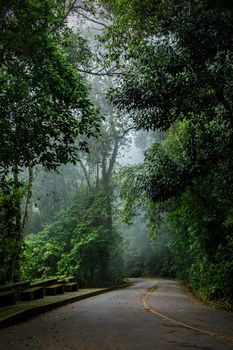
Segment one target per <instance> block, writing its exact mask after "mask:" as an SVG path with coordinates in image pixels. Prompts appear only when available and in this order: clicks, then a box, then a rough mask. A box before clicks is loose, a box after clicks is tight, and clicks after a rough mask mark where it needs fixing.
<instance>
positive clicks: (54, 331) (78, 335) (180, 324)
mask: <svg viewBox="0 0 233 350" xmlns="http://www.w3.org/2000/svg"><path fill="white" fill-rule="evenodd" d="M154 286H156V288H153V287H154ZM25 349H28V350H52V349H56V350H71V349H73V350H76V349H77V350H170V349H171V350H185V349H190V350H230V349H231V350H232V349H233V314H230V313H227V312H220V311H215V310H211V309H209V308H207V307H205V306H203V305H201V304H199V303H198V302H196V301H195V300H193V299H192V298H191V297H190V296H188V295H186V294H184V292H183V291H182V288H181V287H180V286H179V284H178V283H177V282H175V281H171V280H164V279H140V280H136V281H135V284H134V285H133V286H132V287H129V288H127V289H122V290H117V291H114V292H111V293H107V294H102V295H99V296H97V297H93V298H91V299H86V300H83V301H81V302H78V303H74V304H71V305H68V306H64V307H61V308H59V309H57V310H55V311H51V312H48V313H46V314H44V315H41V316H39V317H36V318H34V319H32V320H30V321H28V322H25V323H21V324H19V325H15V326H12V327H9V328H7V329H4V330H1V331H0V350H25Z"/></svg>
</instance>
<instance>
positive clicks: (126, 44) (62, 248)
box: [0, 0, 233, 308]
mask: <svg viewBox="0 0 233 350" xmlns="http://www.w3.org/2000/svg"><path fill="white" fill-rule="evenodd" d="M64 4H65V6H64ZM0 14H1V22H0V27H1V33H0V50H1V59H0V79H1V94H0V108H1V118H0V126H1V130H2V137H1V147H0V166H1V169H0V171H1V187H0V209H1V217H0V225H1V230H2V234H1V256H2V257H3V264H2V268H1V281H2V282H5V281H9V280H16V279H18V278H19V277H20V274H21V276H24V277H25V278H39V277H40V275H41V274H42V273H43V270H45V269H46V268H47V267H49V268H50V271H51V273H53V274H57V275H58V274H71V273H72V274H77V275H78V274H79V275H80V280H81V283H82V284H83V285H89V286H97V285H98V286H100V285H110V284H116V283H119V281H120V280H122V278H123V277H124V276H125V275H127V274H128V275H130V273H132V274H135V275H136V274H137V275H138V274H140V273H141V274H155V273H156V274H160V275H166V276H172V277H176V278H179V279H182V280H183V281H185V282H186V283H187V284H188V286H189V287H190V288H191V289H192V290H193V291H194V292H195V293H197V294H198V295H199V296H201V297H202V298H207V299H215V300H222V301H223V302H224V303H225V305H228V306H229V308H230V307H231V305H232V302H233V301H232V295H233V285H232V274H233V235H232V228H233V218H232V215H233V207H232V200H233V168H232V164H233V119H232V115H233V94H232V91H233V89H232V87H233V64H232V62H233V39H232V38H233V22H232V14H233V6H232V2H231V1H229V0H222V1H220V0H214V1H213V0H198V1H197V0H189V1H188V0H178V1H175V2H174V1H171V0H167V1H163V0H156V1H152V0H144V1H138V0H128V1H125V0H86V1H85V0H79V1H76V2H70V1H65V2H63V1H60V0H57V1H55V0H54V1H39V0H33V1H29V0H24V1H17V0H11V1H3V2H2V3H1V5H0ZM71 14H72V16H73V17H72V19H73V20H74V18H76V20H77V22H76V29H73V31H72V30H71V29H70V27H69V26H67V25H66V22H67V21H68V20H69V15H71ZM82 21H84V22H85V25H84V26H83V27H82V26H81V23H82ZM90 23H91V24H92V25H95V29H93V28H92V31H90V28H89V27H90V26H89V25H90ZM88 28H89V29H88ZM88 30H89V31H88ZM93 30H94V33H93ZM80 74H82V75H80ZM103 116H104V117H103ZM132 130H134V131H135V130H136V131H137V135H139V138H138V139H140V135H143V136H142V138H141V141H139V142H138V143H139V148H140V149H144V150H145V148H146V150H145V157H144V162H141V163H140V164H137V165H128V166H126V167H122V165H121V164H119V163H120V162H119V161H118V160H119V159H120V155H121V152H123V149H125V150H126V154H127V152H128V150H129V145H130V142H131V141H132V140H131V139H132V138H133V137H135V135H134V134H132ZM145 135H147V136H145ZM96 136H98V139H96ZM143 138H144V139H143ZM147 138H148V139H149V140H150V142H148V144H147V142H146V140H147ZM145 145H146V146H145ZM77 159H78V161H79V162H78V164H77V165H73V167H72V166H71V165H70V164H69V165H67V168H66V169H68V170H65V168H63V167H60V168H59V169H60V171H61V173H60V177H59V176H57V177H56V176H55V174H54V173H53V172H52V173H50V174H53V175H45V173H44V171H45V169H47V170H54V169H55V170H56V169H58V167H59V166H60V165H61V164H67V163H74V164H75V162H76V161H77ZM26 168H28V170H29V182H28V186H25V183H26V181H25V169H26ZM33 172H34V173H36V174H37V178H36V180H35V182H34V184H33V183H32V178H33ZM21 173H22V174H23V176H22V177H21ZM50 176H51V177H50ZM22 179H23V180H22ZM43 181H44V182H43ZM44 187H45V188H46V191H45V190H44ZM49 187H51V191H50V189H49ZM61 193H62V194H61ZM25 194H26V196H25ZM23 198H24V202H25V201H26V207H28V209H29V212H30V215H31V219H30V220H31V221H30V220H29V224H28V226H26V225H25V223H26V221H27V220H26V219H27V217H26V216H24V215H22V203H24V202H23ZM58 198H60V200H58ZM42 202H43V205H42V204H41V203H42ZM122 207H123V208H122ZM120 217H121V219H122V218H123V219H122V220H123V221H125V222H127V223H131V224H132V223H133V222H134V221H136V223H137V224H135V226H133V227H134V228H135V230H136V232H135V237H138V242H140V240H141V239H142V237H143V234H144V233H145V236H144V237H146V233H147V231H149V233H150V237H151V240H152V241H151V242H149V241H146V242H147V243H145V247H143V246H140V249H139V246H138V248H136V246H137V245H136V243H135V242H136V238H135V241H134V238H133V236H132V235H131V234H130V233H129V229H127V228H125V226H122V224H121V223H120ZM142 218H144V219H142ZM142 220H145V222H146V223H147V228H145V227H144V226H143V224H142V222H141V221H142ZM139 221H140V223H139ZM25 228H26V229H25ZM121 229H122V230H123V231H124V232H123V233H120V230H121ZM25 232H26V233H30V234H29V235H28V236H27V237H26V238H25V239H23V235H24V234H25ZM127 232H128V233H127ZM143 232H144V233H143ZM127 235H128V236H127ZM125 237H126V238H125ZM43 241H44V242H45V244H44V245H43V249H42V248H41V249H40V248H39V247H41V244H42V242H43ZM126 242H128V245H127V243H126ZM22 243H23V244H25V248H24V249H23V250H22ZM139 244H140V243H139ZM133 247H134V248H133ZM144 248H145V250H144ZM133 249H134V250H135V252H136V251H137V254H136V253H135V255H134V252H133V251H132V250H133ZM21 253H22V254H21ZM31 256H35V257H36V258H35V259H34V260H33V263H32V260H31ZM135 256H136V257H135ZM143 256H144V257H143ZM21 258H22V263H21V260H20V259H21ZM93 259H94V262H93ZM137 259H138V261H139V260H140V263H137ZM9 261H13V264H12V266H11V267H10V268H9ZM130 271H131V272H130ZM133 271H134V272H133Z"/></svg>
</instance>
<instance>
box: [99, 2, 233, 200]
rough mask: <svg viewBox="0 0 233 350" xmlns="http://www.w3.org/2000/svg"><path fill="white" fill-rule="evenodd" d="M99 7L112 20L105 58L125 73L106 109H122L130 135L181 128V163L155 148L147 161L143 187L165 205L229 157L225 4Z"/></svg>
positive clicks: (231, 125) (231, 30)
mask: <svg viewBox="0 0 233 350" xmlns="http://www.w3.org/2000/svg"><path fill="white" fill-rule="evenodd" d="M104 2H105V3H107V6H109V8H110V9H111V10H112V11H113V13H114V15H115V17H114V20H113V24H112V26H109V27H108V28H107V30H106V31H105V36H104V40H105V41H106V43H107V46H108V49H109V56H111V57H113V58H115V57H118V60H119V62H125V64H126V66H127V68H128V71H127V73H126V74H125V76H124V78H123V80H122V83H121V84H120V86H119V87H118V88H116V89H115V90H112V92H111V94H110V99H111V101H112V102H113V104H114V105H115V106H117V107H118V108H120V109H123V110H124V109H125V110H127V112H128V113H129V114H130V116H131V117H132V119H133V120H134V123H135V125H136V127H137V128H144V129H147V130H149V129H156V128H159V129H161V130H164V131H166V130H168V129H169V128H170V127H171V126H172V125H173V124H174V123H177V122H187V123H186V128H187V133H188V142H186V145H185V157H184V158H183V162H182V163H177V161H174V159H172V155H166V156H165V157H164V156H163V155H162V153H163V152H162V153H161V148H160V147H158V148H156V149H154V151H153V153H150V157H147V168H146V171H145V174H146V176H145V186H144V187H145V188H147V189H148V190H149V192H150V196H152V198H153V199H154V200H159V201H160V200H163V199H167V198H168V197H169V196H173V195H175V194H178V193H180V192H182V190H183V189H185V188H186V186H187V185H190V183H191V182H192V180H193V179H195V178H196V177H197V176H199V175H203V174H207V173H208V172H209V171H210V169H211V168H212V166H213V165H214V164H215V165H216V163H218V161H219V160H220V159H221V160H223V159H228V158H229V157H232V145H233V138H232V131H233V118H232V115H233V94H232V91H233V90H232V81H233V65H232V61H233V40H232V38H233V35H232V34H233V22H232V4H231V3H230V2H229V1H224V2H220V1H214V2H213V1H206V0H205V1H204V0H203V1H195V0H190V1H183V0H180V1H177V2H174V1H150V0H149V1H136V0H132V1H128V2H125V1H104ZM123 5H124V6H123ZM123 10H124V11H123ZM122 36H123V38H124V41H123V45H122V44H121V43H122ZM152 154H153V156H152ZM158 159H159V161H158ZM149 164H151V167H150V166H149ZM158 164H160V166H159V165H158ZM148 177H149V178H148ZM141 181H142V182H143V180H142V178H141ZM149 183H150V185H149Z"/></svg>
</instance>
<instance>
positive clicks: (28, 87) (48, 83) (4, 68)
mask: <svg viewBox="0 0 233 350" xmlns="http://www.w3.org/2000/svg"><path fill="white" fill-rule="evenodd" d="M63 5H64V2H63V1H60V0H58V1H55V0H54V1H39V0H33V1H28V0H24V1H18V0H12V1H3V2H1V5H0V15H1V22H0V29H1V33H0V43H1V45H0V51H1V55H0V56H1V60H0V78H1V94H0V112H1V118H0V128H1V131H2V137H1V147H0V174H1V179H0V180H1V188H0V190H1V196H2V197H3V198H6V199H4V200H3V202H2V203H3V204H2V205H1V215H2V222H3V223H7V222H10V221H11V228H9V227H8V226H9V225H4V230H3V232H2V235H3V237H5V238H4V239H7V237H12V239H13V241H14V242H15V243H14V244H13V243H12V244H13V245H14V249H13V248H12V249H11V251H12V253H11V254H10V255H9V250H8V251H7V252H4V248H2V249H3V251H2V254H1V256H2V259H3V264H2V266H3V268H2V276H1V281H2V282H4V281H5V280H13V279H17V278H18V271H19V269H18V260H19V254H20V247H21V238H22V226H21V213H20V202H21V195H22V190H21V189H20V188H21V184H20V182H19V178H18V174H19V172H20V169H21V168H23V167H29V168H30V169H32V168H33V167H34V166H35V165H36V164H42V165H43V166H44V167H46V168H47V169H54V168H56V167H57V166H58V165H59V164H61V163H67V162H70V161H72V162H74V161H75V160H76V154H77V142H76V140H77V137H79V147H78V148H80V147H81V148H82V147H85V145H86V144H85V142H83V141H82V138H83V135H85V137H86V136H90V135H93V134H94V133H95V132H96V128H98V117H97V113H96V111H95V109H94V107H93V106H92V104H91V103H90V101H89V99H88V91H87V88H86V85H85V83H84V81H83V79H82V78H81V77H80V76H78V74H77V73H76V71H75V69H74V67H73V66H72V65H71V64H70V63H69V62H68V61H67V59H66V58H65V54H64V51H63V49H62V47H61V42H62V40H63V38H64V37H66V36H67V35H68V32H67V30H66V28H65V27H64V19H65V17H66V15H65V10H66V9H64V6H63ZM5 202H7V203H8V204H7V205H6V203H5ZM12 208H14V211H12V210H11V209H12ZM13 241H12V242H13ZM9 260H11V261H12V264H10V265H9Z"/></svg>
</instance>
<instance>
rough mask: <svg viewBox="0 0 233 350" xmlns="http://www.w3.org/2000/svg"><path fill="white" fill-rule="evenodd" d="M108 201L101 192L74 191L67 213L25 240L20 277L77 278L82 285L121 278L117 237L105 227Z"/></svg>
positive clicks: (107, 282) (107, 284)
mask: <svg viewBox="0 0 233 350" xmlns="http://www.w3.org/2000/svg"><path fill="white" fill-rule="evenodd" d="M107 202H108V198H107V197H106V194H105V193H103V192H100V191H99V192H98V193H96V194H95V193H90V192H89V191H88V189H87V188H86V187H83V188H82V189H81V190H79V191H76V199H75V201H74V203H73V205H72V206H71V207H70V209H69V210H65V211H64V212H61V213H60V215H59V216H58V218H57V220H56V221H54V222H53V223H51V224H47V225H46V226H45V228H44V229H43V231H41V232H39V233H36V234H30V235H28V236H27V237H26V240H25V245H26V247H25V249H24V256H23V264H22V268H21V270H22V272H21V273H22V278H29V279H34V278H41V277H42V276H45V275H49V276H51V275H58V276H69V275H74V276H76V277H77V279H78V281H79V283H80V285H82V286H88V287H93V286H96V287H97V286H102V287H103V286H109V285H113V284H117V283H119V282H120V281H121V280H122V278H123V265H122V261H121V254H119V249H120V241H121V238H120V235H119V233H118V232H116V231H115V230H110V229H108V228H107V227H106V223H107V221H108V220H107V211H106V207H107Z"/></svg>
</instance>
